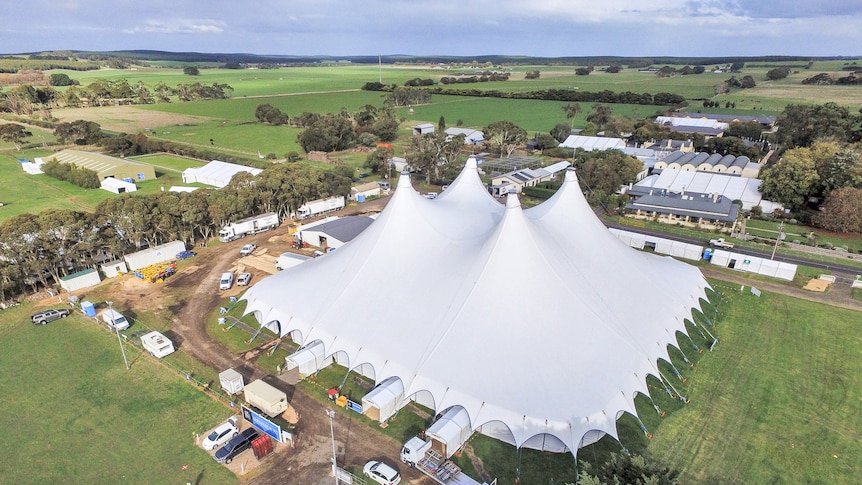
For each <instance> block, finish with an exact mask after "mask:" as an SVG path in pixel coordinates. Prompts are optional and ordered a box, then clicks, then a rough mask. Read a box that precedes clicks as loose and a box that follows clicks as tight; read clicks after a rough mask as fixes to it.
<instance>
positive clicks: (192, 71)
mask: <svg viewBox="0 0 862 485" xmlns="http://www.w3.org/2000/svg"><path fill="white" fill-rule="evenodd" d="M200 73H201V71H200V69H198V68H197V66H185V67H184V68H183V74H185V75H186V76H198V75H200Z"/></svg>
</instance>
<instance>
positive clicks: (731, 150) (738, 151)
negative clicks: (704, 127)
mask: <svg viewBox="0 0 862 485" xmlns="http://www.w3.org/2000/svg"><path fill="white" fill-rule="evenodd" d="M703 149H704V151H706V152H709V153H720V154H722V155H734V156H737V157H748V158H749V159H751V160H754V161H757V160H759V159H760V152H759V150H758V149H757V148H754V147H750V146H748V145H747V144H746V143H745V140H742V139H741V138H736V137H734V136H721V137H713V138H710V139H709V140H707V141H706V143H704V144H703Z"/></svg>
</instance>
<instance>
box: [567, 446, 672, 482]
mask: <svg viewBox="0 0 862 485" xmlns="http://www.w3.org/2000/svg"><path fill="white" fill-rule="evenodd" d="M581 468H582V469H583V470H584V474H585V476H584V477H583V478H582V480H581V481H580V482H579V483H582V484H587V485H600V484H606V483H607V484H626V485H675V484H676V483H678V477H679V472H678V471H676V470H672V469H670V468H668V467H666V466H664V465H662V464H660V463H652V462H648V461H647V460H646V459H645V458H644V457H643V456H640V455H630V454H628V453H613V454H612V455H611V457H610V459H609V460H608V461H607V462H605V463H604V464H602V465H598V466H596V465H594V464H593V463H590V462H582V466H581Z"/></svg>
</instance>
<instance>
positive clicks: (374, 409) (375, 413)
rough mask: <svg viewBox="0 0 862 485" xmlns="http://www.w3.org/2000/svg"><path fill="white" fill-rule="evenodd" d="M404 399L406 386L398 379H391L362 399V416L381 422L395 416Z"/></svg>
mask: <svg viewBox="0 0 862 485" xmlns="http://www.w3.org/2000/svg"><path fill="white" fill-rule="evenodd" d="M403 399H404V384H403V383H402V382H401V379H399V378H397V377H394V376H393V377H390V378H389V379H386V380H385V381H383V382H381V383H380V384H378V385H377V386H375V387H374V389H372V390H371V391H370V392H369V393H368V394H366V395H365V396H363V397H362V414H364V415H366V416H368V417H369V418H371V419H376V420H377V421H379V422H381V423H382V422H384V421H386V420H387V419H389V418H391V417H392V416H393V415H395V412H396V411H398V405H399V404H400V403H401V402H402V400H403Z"/></svg>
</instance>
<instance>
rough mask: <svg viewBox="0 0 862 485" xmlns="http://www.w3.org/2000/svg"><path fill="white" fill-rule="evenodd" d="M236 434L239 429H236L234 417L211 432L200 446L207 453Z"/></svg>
mask: <svg viewBox="0 0 862 485" xmlns="http://www.w3.org/2000/svg"><path fill="white" fill-rule="evenodd" d="M238 434H239V428H237V427H236V416H231V417H230V418H228V420H227V421H225V422H224V423H222V424H220V425H218V426H217V427H216V429H214V430H212V433H210V434H208V435H207V437H206V438H204V441H203V443H201V446H202V447H203V449H205V450H207V451H210V450H214V449H216V448H218V447H219V446H221V445H222V444H224V443H227V441H228V440H229V439H231V438H233V437H234V436H236V435H238Z"/></svg>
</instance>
